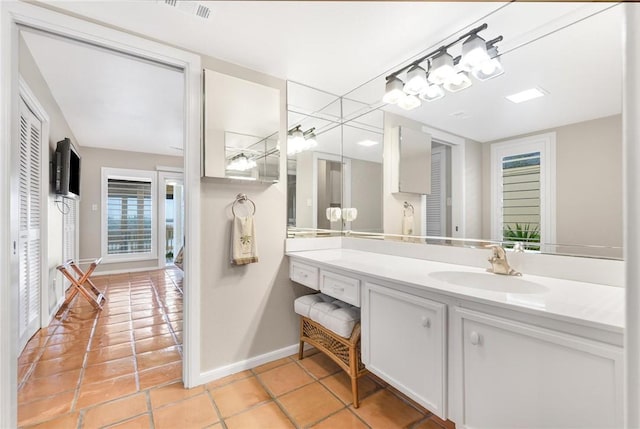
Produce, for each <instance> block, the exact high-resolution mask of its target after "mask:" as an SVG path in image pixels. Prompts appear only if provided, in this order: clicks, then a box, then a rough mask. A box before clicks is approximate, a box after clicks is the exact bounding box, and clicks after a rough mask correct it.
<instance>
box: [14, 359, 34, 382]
mask: <svg viewBox="0 0 640 429" xmlns="http://www.w3.org/2000/svg"><path fill="white" fill-rule="evenodd" d="M34 365H35V364H33V363H28V364H25V365H18V384H20V383H22V382H23V381H27V380H25V378H27V376H29V378H31V377H30V374H29V371H31V369H32V368H33V366H34Z"/></svg>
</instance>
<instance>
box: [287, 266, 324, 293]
mask: <svg viewBox="0 0 640 429" xmlns="http://www.w3.org/2000/svg"><path fill="white" fill-rule="evenodd" d="M289 278H290V279H291V280H293V281H294V282H296V283H300V284H302V285H305V286H307V287H310V288H311V289H315V290H318V289H319V288H318V268H317V267H314V266H312V265H307V264H303V263H301V262H297V261H291V264H290V266H289Z"/></svg>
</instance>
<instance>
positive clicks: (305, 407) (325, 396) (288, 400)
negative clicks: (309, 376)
mask: <svg viewBox="0 0 640 429" xmlns="http://www.w3.org/2000/svg"><path fill="white" fill-rule="evenodd" d="M278 401H279V402H280V404H282V406H283V407H284V409H285V410H286V411H287V414H288V415H289V416H291V418H292V419H293V420H294V422H295V423H296V424H297V425H298V426H301V427H307V426H309V425H311V424H313V423H316V422H318V421H320V420H322V419H324V418H325V417H327V416H329V415H331V414H333V413H335V412H336V411H338V410H339V409H340V408H343V407H344V404H343V403H342V402H340V401H339V400H338V399H337V398H336V397H335V396H334V395H333V394H332V393H331V392H329V390H327V389H326V388H325V387H324V386H322V385H321V384H319V383H313V384H309V385H307V386H305V387H303V388H301V389H298V390H295V391H293V392H290V393H287V394H286V395H282V396H281V397H280V398H278Z"/></svg>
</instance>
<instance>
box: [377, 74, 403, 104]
mask: <svg viewBox="0 0 640 429" xmlns="http://www.w3.org/2000/svg"><path fill="white" fill-rule="evenodd" d="M402 87H403V84H402V81H401V80H400V79H398V78H397V77H396V76H392V77H390V78H389V79H388V80H387V83H386V84H385V94H384V96H383V97H382V101H384V102H385V103H387V104H396V103H398V102H399V101H400V100H401V99H402V98H404V96H405V93H404V91H403V90H402Z"/></svg>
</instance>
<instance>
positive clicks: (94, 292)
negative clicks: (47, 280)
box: [56, 258, 107, 310]
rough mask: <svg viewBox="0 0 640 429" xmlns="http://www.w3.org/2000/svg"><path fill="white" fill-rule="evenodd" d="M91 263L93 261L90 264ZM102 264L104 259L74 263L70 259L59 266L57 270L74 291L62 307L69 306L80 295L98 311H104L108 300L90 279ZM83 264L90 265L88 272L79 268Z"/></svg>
mask: <svg viewBox="0 0 640 429" xmlns="http://www.w3.org/2000/svg"><path fill="white" fill-rule="evenodd" d="M89 261H91V262H90V263H89ZM100 262H102V258H98V259H88V260H78V261H74V260H72V259H69V260H68V261H67V262H65V263H64V264H62V265H58V266H57V267H56V268H57V269H58V270H59V271H60V272H61V273H62V274H63V275H64V276H65V277H66V278H67V279H69V281H70V282H71V287H72V289H73V290H72V291H71V293H70V294H69V296H67V298H66V299H65V300H64V303H63V304H62V306H66V305H68V304H69V303H70V302H71V300H72V299H73V298H75V296H76V295H77V294H78V293H80V295H82V296H83V297H84V298H85V299H86V300H87V301H89V303H90V304H91V305H93V307H94V308H96V309H98V310H102V304H103V302H104V301H106V300H107V299H106V298H105V296H104V295H103V294H102V292H100V291H99V290H98V288H96V285H94V284H93V282H92V281H91V279H90V277H91V274H93V271H94V270H95V269H96V267H97V266H98V265H100ZM81 263H89V268H88V269H87V271H82V270H81V269H80V267H79V266H78V265H79V264H81Z"/></svg>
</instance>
